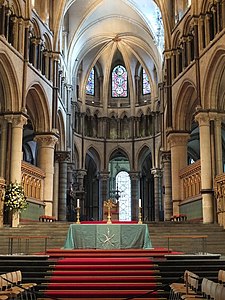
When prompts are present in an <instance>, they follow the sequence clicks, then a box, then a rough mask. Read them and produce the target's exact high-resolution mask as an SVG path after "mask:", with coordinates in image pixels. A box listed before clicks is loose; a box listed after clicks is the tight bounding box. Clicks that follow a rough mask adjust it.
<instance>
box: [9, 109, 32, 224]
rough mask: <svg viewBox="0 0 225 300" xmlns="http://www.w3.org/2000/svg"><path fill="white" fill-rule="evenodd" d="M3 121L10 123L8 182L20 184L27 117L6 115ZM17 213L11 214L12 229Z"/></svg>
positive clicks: (17, 221) (17, 222)
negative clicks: (24, 127) (24, 128)
mask: <svg viewBox="0 0 225 300" xmlns="http://www.w3.org/2000/svg"><path fill="white" fill-rule="evenodd" d="M5 119H6V120H7V121H8V122H9V123H11V156H10V174H9V181H10V182H18V183H21V166H22V159H23V158H22V155H23V152H22V141H23V126H24V125H25V124H26V122H27V117H26V116H25V115H23V114H21V113H20V114H18V115H7V116H5ZM19 217H20V215H19V212H18V211H16V212H14V213H13V214H12V227H17V226H18V225H19Z"/></svg>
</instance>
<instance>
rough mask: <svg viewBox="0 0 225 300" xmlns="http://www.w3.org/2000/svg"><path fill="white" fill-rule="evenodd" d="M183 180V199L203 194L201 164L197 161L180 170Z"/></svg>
mask: <svg viewBox="0 0 225 300" xmlns="http://www.w3.org/2000/svg"><path fill="white" fill-rule="evenodd" d="M180 179H181V181H182V185H181V186H182V200H187V199H191V198H196V197H198V196H200V195H201V164H200V161H199V160H198V161H197V162H195V163H193V164H191V165H189V166H187V167H185V168H184V169H182V170H181V171H180Z"/></svg>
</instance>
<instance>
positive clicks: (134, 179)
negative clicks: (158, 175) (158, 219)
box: [129, 172, 144, 221]
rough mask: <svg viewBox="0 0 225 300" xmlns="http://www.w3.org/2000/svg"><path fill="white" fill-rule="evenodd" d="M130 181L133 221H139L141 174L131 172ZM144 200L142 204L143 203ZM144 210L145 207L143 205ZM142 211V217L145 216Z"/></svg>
mask: <svg viewBox="0 0 225 300" xmlns="http://www.w3.org/2000/svg"><path fill="white" fill-rule="evenodd" d="M129 175H130V180H131V220H134V221H135V220H138V199H139V194H140V191H139V190H140V188H139V180H140V173H139V172H129ZM143 200H144V199H142V203H143ZM142 206H143V208H142V210H143V209H144V205H143V204H142ZM143 215H144V214H143V211H142V216H143Z"/></svg>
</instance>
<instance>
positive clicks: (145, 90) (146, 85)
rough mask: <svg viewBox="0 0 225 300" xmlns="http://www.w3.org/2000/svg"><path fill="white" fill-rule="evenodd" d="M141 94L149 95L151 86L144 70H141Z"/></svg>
mask: <svg viewBox="0 0 225 300" xmlns="http://www.w3.org/2000/svg"><path fill="white" fill-rule="evenodd" d="M142 93H143V95H147V94H150V93H151V86H150V82H149V78H148V74H147V73H146V71H145V70H144V69H142Z"/></svg>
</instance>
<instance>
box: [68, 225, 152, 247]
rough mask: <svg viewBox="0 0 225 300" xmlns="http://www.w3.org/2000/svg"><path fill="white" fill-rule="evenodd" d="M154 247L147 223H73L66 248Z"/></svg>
mask: <svg viewBox="0 0 225 300" xmlns="http://www.w3.org/2000/svg"><path fill="white" fill-rule="evenodd" d="M83 248H89V249H128V248H143V249H150V248H152V244H151V240H150V236H149V231H148V226H147V225H146V224H71V225H70V227H69V230H68V233H67V237H66V241H65V244H64V249H83Z"/></svg>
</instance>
